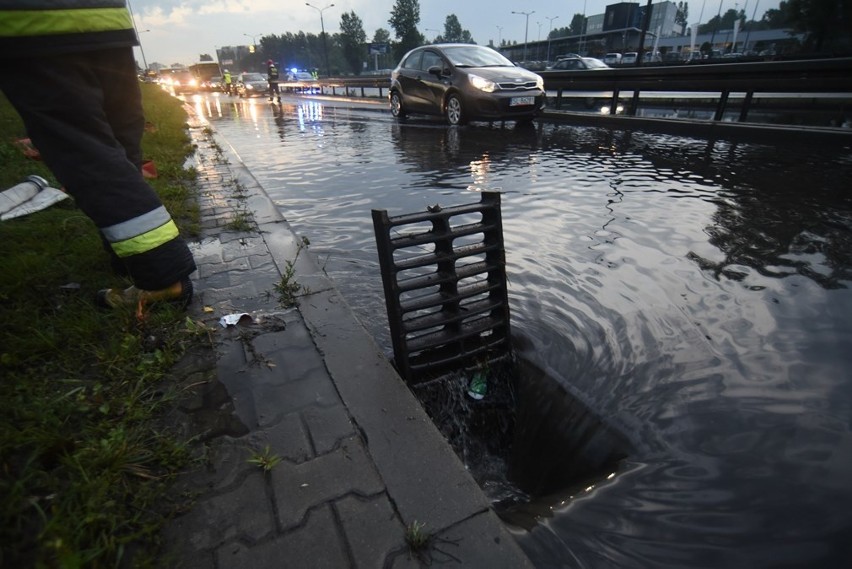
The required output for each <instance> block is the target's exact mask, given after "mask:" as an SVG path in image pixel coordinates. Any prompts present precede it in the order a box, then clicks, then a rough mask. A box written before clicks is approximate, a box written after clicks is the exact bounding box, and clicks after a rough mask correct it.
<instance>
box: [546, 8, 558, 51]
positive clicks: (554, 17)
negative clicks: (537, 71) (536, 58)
mask: <svg viewBox="0 0 852 569" xmlns="http://www.w3.org/2000/svg"><path fill="white" fill-rule="evenodd" d="M558 17H559V16H553V17H552V18H551V17H550V16H545V18H547V19H548V20H550V31H549V32H547V61H548V62H549V61H550V36H551V34H553V20H555V19H556V18H558Z"/></svg>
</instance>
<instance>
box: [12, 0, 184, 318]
mask: <svg viewBox="0 0 852 569" xmlns="http://www.w3.org/2000/svg"><path fill="white" fill-rule="evenodd" d="M12 4H13V3H11V2H0V22H2V25H0V90H2V91H3V93H4V94H5V95H6V97H7V98H8V99H9V101H10V102H11V103H12V105H13V106H14V107H15V109H16V110H17V111H18V114H19V115H20V116H21V118H22V119H23V122H24V125H25V126H26V129H27V134H28V135H29V137H30V139H31V140H32V142H33V144H34V145H35V147H36V148H38V150H39V152H40V153H41V157H42V159H43V160H44V162H45V164H46V165H47V166H48V167H49V168H50V169H51V171H52V172H53V173H54V175H55V176H56V178H57V179H58V180H59V182H60V183H61V184H62V185H63V186H65V189H66V190H67V191H68V193H69V194H70V195H71V196H73V197H74V199H75V201H76V203H77V205H78V206H79V208H80V209H81V210H82V211H83V212H84V213H85V214H86V215H87V216H89V217H90V218H91V219H92V221H94V223H95V225H96V226H97V227H98V229H99V230H100V232H101V235H102V237H103V238H104V240H105V242H106V243H108V245H109V249H110V251H111V254H112V257H113V261H114V263H115V264H114V266H116V267H117V268H120V269H123V270H126V273H127V274H128V275H129V276H130V278H131V279H132V281H133V283H134V285H133V286H131V287H129V288H127V289H124V290H121V289H103V290H101V291H100V292H99V293H98V302H99V303H100V304H101V305H103V306H105V307H111V308H112V307H117V306H119V305H135V306H138V307H139V308H140V309H141V308H142V306H143V305H145V304H148V303H152V302H159V301H173V302H177V303H180V304H183V305H185V304H186V303H188V302H189V301H190V300H191V298H192V281H190V280H189V275H190V274H191V273H192V272H193V271H195V261H194V260H193V258H192V253H191V252H190V251H189V248H188V247H187V245H186V243H185V242H184V240H183V239H182V238H181V236H180V234H179V233H178V228H177V225H175V222H174V221H173V220H172V218H171V216H170V215H169V212H168V211H166V208H165V207H164V206H163V204H162V202H161V201H160V198H159V197H158V196H157V194H156V193H155V192H154V190H153V189H152V188H151V186H149V185H148V184H147V183H146V182H145V179H144V178H143V176H142V171H141V168H142V148H141V141H142V132H143V129H144V126H145V117H144V115H143V113H142V95H141V91H140V89H139V79H138V77H137V76H136V62H135V60H134V58H133V46H134V45H139V41H138V38H137V37H136V33H135V31H134V28H133V21H132V19H131V16H130V12H129V11H128V9H127V7H126V4H125V1H124V0H65V1H64V2H56V0H20V1H18V2H15V3H14V4H15V5H14V7H12ZM72 24H73V25H72Z"/></svg>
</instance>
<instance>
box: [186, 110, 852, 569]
mask: <svg viewBox="0 0 852 569" xmlns="http://www.w3.org/2000/svg"><path fill="white" fill-rule="evenodd" d="M196 105H197V108H198V109H199V111H200V112H202V113H203V114H204V115H205V116H207V117H208V119H209V120H210V122H211V123H212V125H213V127H214V128H215V129H216V131H217V132H218V134H219V135H220V136H221V137H222V138H223V139H224V140H225V141H227V142H228V143H230V144H231V145H232V146H233V147H234V148H235V149H236V151H237V152H238V153H239V155H240V156H241V158H242V159H243V160H244V161H245V163H246V165H247V166H248V167H249V169H250V170H251V171H252V173H253V174H254V175H255V176H256V177H257V178H258V180H259V181H260V182H261V184H262V185H263V186H264V188H265V189H266V190H267V191H268V192H269V194H270V196H271V197H272V198H273V200H274V201H275V202H276V204H277V205H278V206H279V208H280V210H281V212H282V213H283V215H284V216H285V217H286V218H287V220H288V221H289V223H290V224H291V225H292V227H293V229H294V230H295V231H296V232H297V233H298V234H300V235H305V236H307V237H309V238H310V241H311V249H312V250H313V252H314V253H315V254H316V255H317V256H318V257H319V259H320V263H321V264H322V265H323V266H324V267H325V269H326V271H327V272H328V273H329V274H330V275H331V277H332V278H333V279H334V280H335V282H336V283H337V285H338V287H339V289H340V291H341V292H342V294H343V295H344V297H345V298H346V299H347V301H348V302H349V303H350V304H351V305H352V307H353V309H354V311H355V312H356V314H357V315H359V317H360V318H361V320H362V322H363V324H364V325H365V326H366V327H367V329H368V330H369V331H370V332H371V333H372V334H373V336H374V337H375V338H376V341H377V342H378V343H379V345H380V346H382V347H383V349H384V350H385V351H386V353H387V354H388V356H389V357H390V354H391V347H390V340H389V337H388V334H387V331H386V330H387V325H386V321H385V319H384V316H383V315H384V299H383V293H382V286H381V278H380V275H379V269H378V261H377V258H376V252H375V243H374V239H373V233H372V224H371V217H370V210H371V209H372V208H380V209H387V210H388V213H389V214H390V215H398V214H402V213H409V212H415V211H422V210H423V209H424V208H425V207H427V206H429V205H433V204H436V203H438V204H442V205H460V204H463V203H471V202H475V201H478V199H479V196H478V195H476V192H479V191H482V190H495V191H500V192H502V193H503V196H502V207H503V227H504V239H505V243H506V259H507V273H508V275H509V296H510V304H511V312H512V331H513V335H514V337H515V341H516V345H517V351H518V353H519V355H520V356H521V357H522V358H523V359H524V360H527V361H529V362H531V363H533V364H534V365H535V366H536V367H537V368H540V369H541V370H543V371H544V372H545V373H546V374H547V376H548V377H551V378H554V379H555V380H556V381H557V382H558V384H559V386H560V388H561V389H562V390H563V391H564V392H565V393H566V394H568V395H570V396H571V397H572V398H573V399H575V400H577V401H580V402H582V403H583V404H584V405H585V406H586V407H587V408H588V409H590V410H591V411H592V412H593V413H594V414H595V415H597V416H598V417H601V418H602V419H603V420H604V421H605V423H606V424H607V425H608V427H609V428H611V429H612V430H613V431H614V432H617V433H618V434H619V436H623V437H625V438H626V439H628V442H629V446H630V448H631V449H632V450H631V453H630V454H629V456H627V458H625V459H624V460H622V461H620V462H619V464H618V465H617V467H616V468H613V471H612V473H611V476H609V477H607V478H605V479H604V480H603V481H602V482H600V483H597V484H592V485H589V486H587V487H583V488H576V489H571V491H566V492H562V493H558V494H554V495H550V496H539V497H537V498H538V500H537V501H536V511H535V512H528V513H527V514H528V515H527V516H526V517H525V518H524V519H525V520H526V521H517V520H516V523H515V525H514V526H513V527H515V528H516V530H517V531H516V535H517V538H518V540H519V542H520V544H521V545H522V546H523V547H524V549H525V551H526V552H527V553H528V555H529V556H530V558H531V559H532V560H533V561H534V562H535V563H536V565H537V566H540V567H589V568H592V567H782V566H784V567H845V566H848V564H849V562H850V560H852V539H851V538H852V484H850V480H852V433H850V430H851V429H852V373H850V372H851V371H852V318H850V317H852V290H850V285H852V194H850V193H849V190H848V186H849V180H850V179H852V151H851V150H850V148H849V147H848V146H846V147H843V146H837V145H835V146H832V147H819V146H814V145H811V146H790V145H781V146H769V145H760V144H749V143H738V142H734V141H729V140H715V141H708V140H704V139H699V138H687V137H682V136H666V135H662V134H651V133H645V132H639V131H634V132H628V131H614V130H608V129H604V128H589V127H573V126H567V125H555V124H546V123H542V124H538V125H535V126H531V127H528V128H523V127H515V125H514V124H513V123H507V124H505V125H501V124H497V123H495V124H487V123H481V124H473V125H470V126H467V127H464V128H447V127H445V126H443V125H442V124H441V123H440V122H437V121H431V120H423V121H419V120H410V121H409V122H406V123H396V122H394V121H393V120H392V119H391V118H390V116H389V115H388V114H387V113H379V112H375V111H373V112H371V111H368V110H363V109H357V108H343V107H335V106H331V105H330V104H328V103H324V102H321V101H317V100H301V101H295V102H291V103H289V104H287V103H285V104H284V105H282V106H267V105H266V104H265V101H263V102H260V101H239V102H237V101H236V100H232V101H227V100H225V98H224V97H222V98H221V99H210V100H209V101H206V100H200V101H199V102H197V103H196ZM380 315H381V316H380ZM566 428H569V427H567V426H566ZM559 451H560V449H559V448H550V449H549V452H552V453H559ZM510 522H512V520H510ZM513 523H514V522H513Z"/></svg>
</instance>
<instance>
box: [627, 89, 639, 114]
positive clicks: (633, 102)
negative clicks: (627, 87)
mask: <svg viewBox="0 0 852 569" xmlns="http://www.w3.org/2000/svg"><path fill="white" fill-rule="evenodd" d="M638 108H639V89H635V90H634V91H633V99H631V101H630V110H629V111H627V114H628V115H630V116H631V117H635V116H636V110H637V109H638Z"/></svg>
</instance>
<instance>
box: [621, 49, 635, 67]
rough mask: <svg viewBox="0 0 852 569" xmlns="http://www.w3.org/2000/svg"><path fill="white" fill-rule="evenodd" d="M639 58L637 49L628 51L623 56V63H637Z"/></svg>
mask: <svg viewBox="0 0 852 569" xmlns="http://www.w3.org/2000/svg"><path fill="white" fill-rule="evenodd" d="M638 58H639V53H638V52H635V51H628V52H626V53H625V54H624V55H622V56H621V64H622V65H636V60H637V59H638Z"/></svg>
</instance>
